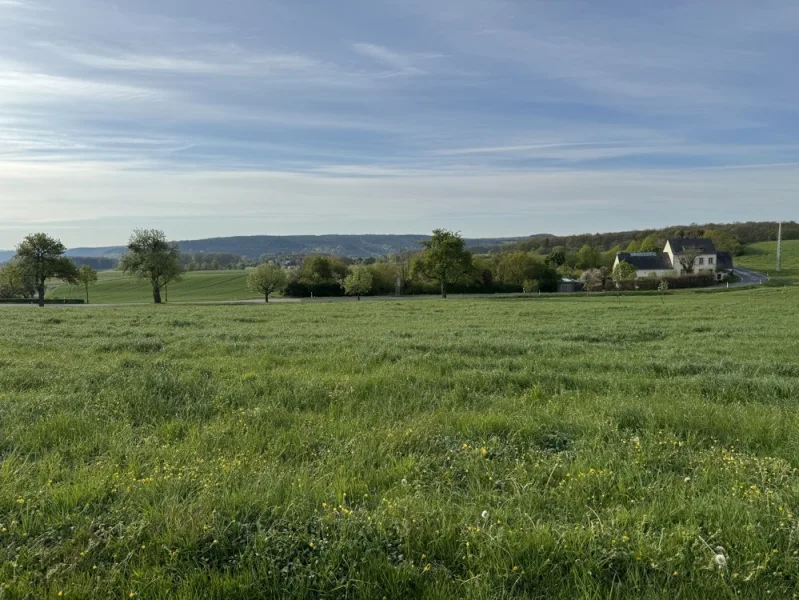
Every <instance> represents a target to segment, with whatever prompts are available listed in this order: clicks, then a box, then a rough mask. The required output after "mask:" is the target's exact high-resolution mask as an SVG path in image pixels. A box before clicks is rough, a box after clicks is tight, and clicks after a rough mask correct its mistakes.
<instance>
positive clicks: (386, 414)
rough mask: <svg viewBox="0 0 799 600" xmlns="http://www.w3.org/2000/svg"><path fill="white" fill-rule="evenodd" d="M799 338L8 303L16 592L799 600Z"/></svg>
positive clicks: (656, 302) (691, 307)
mask: <svg viewBox="0 0 799 600" xmlns="http://www.w3.org/2000/svg"><path fill="white" fill-rule="evenodd" d="M797 334H799V289H796V288H770V287H762V288H757V289H752V290H741V291H731V292H727V293H696V292H693V293H683V294H675V295H672V296H666V297H665V298H662V299H661V298H659V297H655V296H646V297H622V298H614V297H592V298H578V299H574V298H557V297H551V298H545V299H537V300H528V299H469V300H466V299H450V300H448V301H412V300H411V301H403V302H391V301H386V302H361V303H357V302H349V303H339V304H310V303H308V304H293V305H292V304H274V305H261V304H254V305H243V306H179V305H165V306H160V307H155V306H133V307H94V308H92V307H74V308H58V307H48V308H45V309H37V308H33V307H10V306H9V307H3V308H2V309H0V455H2V465H1V466H0V597H2V598H50V597H52V598H58V597H62V598H89V597H94V598H123V597H124V598H159V599H160V598H164V599H165V598H201V597H203V598H320V597H324V598H378V599H379V598H383V597H385V598H389V599H405V598H442V599H444V598H481V599H482V598H485V599H488V598H541V599H544V598H547V599H548V598H563V599H574V598H597V599H598V598H602V599H608V598H705V599H706V598H753V599H760V598H765V597H772V598H790V597H794V594H795V592H796V590H797V589H799V543H798V539H797V538H799V526H798V525H797V522H798V521H799V512H797V511H799V476H798V475H797V467H799V438H797V435H796V432H797V430H799V406H797V402H796V400H797V398H799V335H797ZM718 546H722V547H723V548H724V550H723V552H722V551H721V550H715V549H716V547H718ZM718 553H721V554H722V555H723V556H724V562H725V563H726V564H725V565H724V566H723V567H721V566H719V565H718V564H717V562H715V561H716V560H718V559H714V557H715V556H716V555H717V554H718Z"/></svg>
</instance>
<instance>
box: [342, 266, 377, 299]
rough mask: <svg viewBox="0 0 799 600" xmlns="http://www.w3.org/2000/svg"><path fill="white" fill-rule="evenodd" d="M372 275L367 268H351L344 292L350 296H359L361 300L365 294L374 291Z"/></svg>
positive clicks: (345, 279) (346, 278)
mask: <svg viewBox="0 0 799 600" xmlns="http://www.w3.org/2000/svg"><path fill="white" fill-rule="evenodd" d="M372 283H373V280H372V274H371V273H370V271H369V268H368V267H366V266H355V267H351V268H350V273H349V275H347V276H346V277H345V278H344V290H345V291H346V292H347V295H348V296H357V297H358V300H360V299H361V296H362V295H363V294H368V293H369V292H370V291H371V289H372Z"/></svg>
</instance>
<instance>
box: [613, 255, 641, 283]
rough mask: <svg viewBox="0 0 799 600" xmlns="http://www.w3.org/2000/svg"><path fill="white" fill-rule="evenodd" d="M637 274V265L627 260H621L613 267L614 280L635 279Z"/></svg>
mask: <svg viewBox="0 0 799 600" xmlns="http://www.w3.org/2000/svg"><path fill="white" fill-rule="evenodd" d="M635 275H636V270H635V267H634V266H633V265H631V264H630V263H628V262H627V261H626V260H620V261H619V262H618V264H617V265H616V266H615V267H613V281H616V282H618V281H629V280H632V279H635Z"/></svg>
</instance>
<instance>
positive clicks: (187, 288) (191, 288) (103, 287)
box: [48, 271, 260, 304]
mask: <svg viewBox="0 0 799 600" xmlns="http://www.w3.org/2000/svg"><path fill="white" fill-rule="evenodd" d="M99 275H100V280H99V281H98V282H97V284H96V285H95V286H93V287H92V288H91V289H90V290H89V300H90V302H92V303H95V304H115V303H129V302H130V303H132V302H152V300H153V295H152V289H151V288H150V286H149V284H148V283H147V282H146V281H142V280H140V279H137V278H135V277H129V276H127V275H123V274H122V273H121V272H119V271H103V272H101V273H100V274H99ZM167 292H168V297H169V301H170V302H194V301H203V300H247V299H250V298H260V296H259V295H258V294H253V293H252V292H251V291H249V290H248V289H247V272H246V271H196V272H191V273H186V274H185V275H184V276H183V280H182V281H180V282H178V283H173V284H171V285H169V288H168V290H167ZM166 295H167V294H164V293H163V292H162V297H163V298H166ZM48 297H52V298H83V297H84V296H83V289H82V288H80V287H78V286H68V285H62V286H60V287H58V288H57V289H55V290H53V291H51V292H49V294H48Z"/></svg>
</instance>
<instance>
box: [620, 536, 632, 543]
mask: <svg viewBox="0 0 799 600" xmlns="http://www.w3.org/2000/svg"><path fill="white" fill-rule="evenodd" d="M621 541H622V542H629V541H630V536H628V535H623V536H622V538H621Z"/></svg>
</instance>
